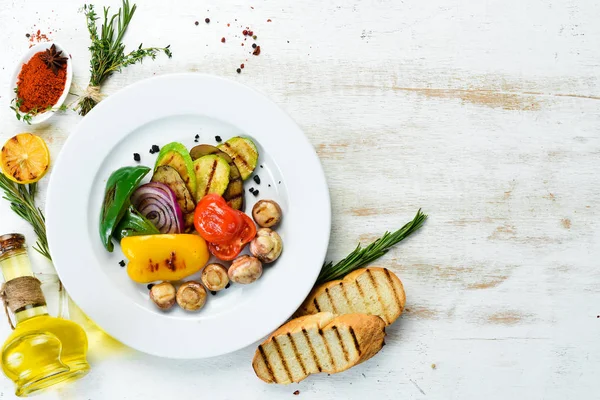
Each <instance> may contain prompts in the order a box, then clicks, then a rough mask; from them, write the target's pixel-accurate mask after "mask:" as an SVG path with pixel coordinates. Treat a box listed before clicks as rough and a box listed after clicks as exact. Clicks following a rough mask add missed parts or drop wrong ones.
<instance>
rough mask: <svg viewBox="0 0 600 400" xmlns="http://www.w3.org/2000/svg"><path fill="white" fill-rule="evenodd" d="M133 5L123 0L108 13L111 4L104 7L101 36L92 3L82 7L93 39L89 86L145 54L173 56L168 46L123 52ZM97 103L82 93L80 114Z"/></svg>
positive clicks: (86, 111) (140, 58) (153, 56)
mask: <svg viewBox="0 0 600 400" xmlns="http://www.w3.org/2000/svg"><path fill="white" fill-rule="evenodd" d="M136 8H137V7H136V5H135V4H134V5H133V6H130V5H129V1H128V0H123V6H122V7H121V8H119V11H118V12H117V13H116V14H114V15H112V16H110V17H109V15H108V13H109V9H110V8H109V7H104V16H103V17H104V18H103V21H104V22H103V23H102V26H101V29H100V36H98V28H97V26H96V21H97V20H98V19H99V17H98V15H97V14H96V11H95V10H94V5H93V4H89V5H85V6H84V7H83V11H84V14H85V18H86V21H87V28H88V32H89V34H90V39H91V41H92V43H91V45H90V47H89V50H90V53H91V59H90V74H91V76H90V83H89V86H92V87H99V86H101V85H102V83H103V82H104V81H105V80H106V79H107V78H108V77H109V76H111V75H112V74H113V73H114V72H120V71H121V70H122V69H123V68H125V67H127V66H129V65H133V64H136V63H140V62H142V61H143V60H144V58H146V57H150V58H151V59H153V60H154V59H155V58H156V55H157V54H158V53H160V52H163V53H165V54H166V55H167V57H169V58H171V57H172V55H173V54H172V53H171V50H170V49H169V46H167V47H142V45H141V44H140V45H139V47H138V48H137V49H136V50H134V51H132V52H130V53H128V54H125V45H124V44H123V36H124V35H125V32H126V31H127V27H128V26H129V23H130V22H131V19H132V18H133V14H134V13H135V10H136ZM115 29H116V35H115ZM97 103H98V101H97V99H95V98H93V97H91V96H89V95H86V96H82V97H81V98H80V100H79V103H78V105H77V108H78V109H79V114H81V115H86V114H87V113H88V112H89V111H90V110H91V109H92V108H94V106H95V105H96V104H97Z"/></svg>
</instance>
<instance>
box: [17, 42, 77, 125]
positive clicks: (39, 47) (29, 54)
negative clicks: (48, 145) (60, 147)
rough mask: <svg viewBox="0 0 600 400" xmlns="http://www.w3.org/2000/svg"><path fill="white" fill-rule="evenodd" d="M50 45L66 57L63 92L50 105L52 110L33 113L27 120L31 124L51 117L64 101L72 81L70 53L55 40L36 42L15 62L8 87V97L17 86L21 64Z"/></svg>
mask: <svg viewBox="0 0 600 400" xmlns="http://www.w3.org/2000/svg"><path fill="white" fill-rule="evenodd" d="M52 45H56V49H57V50H58V51H62V56H64V57H67V80H66V82H65V88H64V89H63V93H62V94H61V95H60V97H59V99H58V101H57V102H56V104H55V105H54V106H52V110H50V111H45V112H42V113H39V114H37V115H34V116H33V117H32V118H31V120H30V121H29V122H30V123H31V124H32V125H35V124H40V123H42V122H44V121H46V120H47V119H48V118H50V117H52V116H53V115H54V113H55V112H56V110H57V109H58V108H59V107H60V106H62V104H63V103H64V102H65V99H66V98H67V96H68V95H69V89H70V88H71V82H72V81H73V65H72V62H71V54H70V53H69V52H68V51H67V50H65V48H64V47H63V46H62V45H60V44H58V43H56V42H42V43H37V44H35V45H33V46H31V47H30V48H29V49H28V50H27V51H26V52H25V54H23V56H22V57H21V59H20V60H19V62H18V63H17V65H16V67H15V70H14V72H13V76H12V78H11V84H10V88H9V89H10V94H9V98H10V99H12V98H14V97H15V88H16V87H17V81H18V79H19V74H20V73H21V68H23V64H26V63H28V62H29V60H31V57H33V56H34V55H35V54H37V53H39V52H41V51H46V50H47V49H49V48H50V47H52ZM12 104H13V103H11V105H12ZM19 114H20V115H21V117H22V116H23V115H24V113H22V112H19ZM23 122H24V121H23Z"/></svg>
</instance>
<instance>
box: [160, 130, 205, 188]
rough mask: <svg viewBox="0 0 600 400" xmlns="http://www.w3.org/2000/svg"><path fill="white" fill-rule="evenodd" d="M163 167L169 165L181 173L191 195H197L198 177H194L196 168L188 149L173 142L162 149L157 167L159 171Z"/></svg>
mask: <svg viewBox="0 0 600 400" xmlns="http://www.w3.org/2000/svg"><path fill="white" fill-rule="evenodd" d="M161 165H169V166H171V167H173V168H175V170H176V171H177V172H178V173H179V176H181V179H183V181H184V182H185V185H186V186H187V188H188V190H189V191H190V193H192V194H194V193H196V175H194V166H193V164H192V158H191V157H190V155H189V153H188V151H187V149H186V147H185V146H184V145H182V144H181V143H177V142H172V143H169V144H167V145H165V146H164V147H163V148H162V149H160V153H158V158H157V159H156V165H155V166H154V169H157V168H158V167H160V166H161Z"/></svg>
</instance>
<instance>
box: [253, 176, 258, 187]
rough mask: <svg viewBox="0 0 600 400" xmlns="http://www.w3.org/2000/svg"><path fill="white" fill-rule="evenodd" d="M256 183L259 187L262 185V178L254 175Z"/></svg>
mask: <svg viewBox="0 0 600 400" xmlns="http://www.w3.org/2000/svg"><path fill="white" fill-rule="evenodd" d="M252 179H254V182H256V184H257V185H260V177H259V176H258V175H254V178H252Z"/></svg>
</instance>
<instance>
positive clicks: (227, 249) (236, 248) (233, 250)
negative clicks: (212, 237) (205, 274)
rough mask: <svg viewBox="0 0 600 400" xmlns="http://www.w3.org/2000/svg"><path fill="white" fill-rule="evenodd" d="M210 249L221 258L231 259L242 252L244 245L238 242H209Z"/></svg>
mask: <svg viewBox="0 0 600 400" xmlns="http://www.w3.org/2000/svg"><path fill="white" fill-rule="evenodd" d="M208 251H210V253H211V254H212V255H213V256H215V257H217V258H218V259H219V260H223V261H231V260H233V259H234V258H236V257H237V256H238V254H240V252H241V251H242V247H241V246H240V245H239V243H238V242H232V243H209V244H208Z"/></svg>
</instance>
